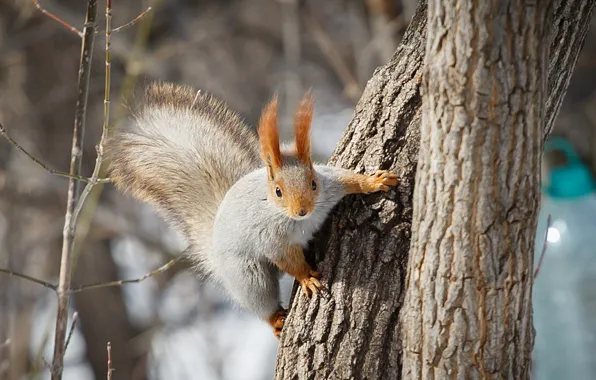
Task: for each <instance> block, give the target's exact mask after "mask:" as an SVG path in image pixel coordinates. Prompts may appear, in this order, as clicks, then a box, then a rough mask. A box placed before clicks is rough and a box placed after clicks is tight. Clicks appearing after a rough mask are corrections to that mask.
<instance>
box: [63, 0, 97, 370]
mask: <svg viewBox="0 0 596 380" xmlns="http://www.w3.org/2000/svg"><path fill="white" fill-rule="evenodd" d="M96 18H97V0H89V1H88V3H87V11H86V16H85V28H84V29H83V34H84V35H83V41H82V46H81V57H80V61H79V81H78V99H77V106H76V111H75V120H74V130H73V137H72V151H71V159H70V171H69V174H70V175H80V171H81V158H82V153H83V137H84V133H85V116H86V114H87V98H88V95H89V82H90V74H91V62H92V59H91V58H92V57H91V56H92V53H93V43H94V41H95V27H96V25H95V22H96ZM95 178H97V177H95ZM78 200H79V182H78V181H76V180H74V179H72V178H70V179H69V180H68V198H67V202H66V213H65V216H64V232H63V239H62V255H61V259H60V278H59V282H58V312H57V315H56V333H55V335H54V357H53V359H52V380H61V379H62V367H63V364H64V353H65V343H66V342H65V337H66V329H67V323H68V304H69V290H70V281H71V264H72V263H71V261H72V252H73V249H74V242H75V223H74V221H73V219H74V218H73V217H74V211H75V208H76V205H77V204H78Z"/></svg>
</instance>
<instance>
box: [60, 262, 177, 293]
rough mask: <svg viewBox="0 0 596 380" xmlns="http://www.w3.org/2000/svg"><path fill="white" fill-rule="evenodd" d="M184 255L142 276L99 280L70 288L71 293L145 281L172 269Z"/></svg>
mask: <svg viewBox="0 0 596 380" xmlns="http://www.w3.org/2000/svg"><path fill="white" fill-rule="evenodd" d="M183 257H184V255H180V256H178V257H176V258H175V259H172V260H170V261H168V262H167V263H165V264H164V265H162V266H160V267H159V268H157V269H155V270H154V271H152V272H149V273H147V274H145V275H143V276H142V277H139V278H135V279H133V280H118V281H111V282H99V283H96V284H87V285H81V286H79V287H75V288H72V289H71V290H70V293H71V294H73V293H79V292H82V291H85V290H90V289H99V288H109V287H112V286H120V285H125V284H134V283H139V282H143V281H145V280H146V279H148V278H149V277H153V276H156V275H158V274H160V273H163V272H165V271H166V270H168V269H170V268H171V267H173V266H174V264H176V263H177V262H178V261H180V260H181V259H182V258H183Z"/></svg>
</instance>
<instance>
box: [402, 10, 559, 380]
mask: <svg viewBox="0 0 596 380" xmlns="http://www.w3.org/2000/svg"><path fill="white" fill-rule="evenodd" d="M430 3H432V6H429V8H428V27H427V45H426V59H425V66H424V74H423V77H424V80H423V84H422V87H421V90H422V123H421V131H420V137H421V139H420V153H419V156H418V157H419V161H418V168H417V175H416V185H415V187H414V200H413V202H414V217H413V221H412V245H411V247H410V258H409V260H410V264H409V266H408V277H407V281H406V289H407V290H406V298H405V302H404V306H403V319H402V331H403V334H402V336H403V349H404V352H403V372H402V375H403V376H402V377H403V378H405V379H435V378H439V379H447V378H452V377H455V378H459V377H463V378H470V379H490V378H499V379H500V378H508V379H528V378H529V377H530V373H531V357H532V355H531V354H532V346H533V341H534V332H533V328H532V297H531V294H532V282H533V279H534V276H533V272H534V271H533V262H534V260H533V256H534V235H535V230H536V219H537V211H538V207H539V205H540V161H541V156H542V141H543V138H544V132H543V125H544V119H545V118H544V110H545V106H546V104H545V99H546V91H547V89H546V68H547V64H548V62H547V61H548V47H549V45H548V42H549V41H548V34H547V31H548V26H547V25H548V23H547V13H548V12H547V10H548V6H547V4H546V2H544V4H538V3H540V2H532V4H530V1H527V0H501V1H499V2H480V3H478V4H477V6H474V4H472V1H471V0H449V1H436V0H432V1H430Z"/></svg>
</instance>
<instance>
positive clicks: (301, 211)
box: [298, 209, 306, 216]
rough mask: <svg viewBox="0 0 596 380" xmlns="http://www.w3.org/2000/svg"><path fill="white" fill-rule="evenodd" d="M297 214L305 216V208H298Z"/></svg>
mask: <svg viewBox="0 0 596 380" xmlns="http://www.w3.org/2000/svg"><path fill="white" fill-rule="evenodd" d="M298 215H299V216H305V215H306V210H305V209H300V211H298Z"/></svg>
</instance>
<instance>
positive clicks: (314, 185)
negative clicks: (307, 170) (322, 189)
mask: <svg viewBox="0 0 596 380" xmlns="http://www.w3.org/2000/svg"><path fill="white" fill-rule="evenodd" d="M316 189H317V183H316V182H315V181H312V190H313V191H315V190H316Z"/></svg>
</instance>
